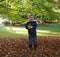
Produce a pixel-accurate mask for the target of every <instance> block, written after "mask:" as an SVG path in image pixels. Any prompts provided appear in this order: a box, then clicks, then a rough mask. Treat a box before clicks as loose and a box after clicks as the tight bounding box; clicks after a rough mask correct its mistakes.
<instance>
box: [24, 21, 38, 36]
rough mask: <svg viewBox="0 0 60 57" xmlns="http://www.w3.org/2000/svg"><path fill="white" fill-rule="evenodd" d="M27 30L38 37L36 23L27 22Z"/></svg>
mask: <svg viewBox="0 0 60 57" xmlns="http://www.w3.org/2000/svg"><path fill="white" fill-rule="evenodd" d="M28 25H31V26H33V28H32V29H28ZM25 28H26V29H27V30H28V33H29V34H35V35H36V28H37V23H36V21H32V22H27V23H26V25H25Z"/></svg>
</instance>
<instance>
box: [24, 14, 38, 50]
mask: <svg viewBox="0 0 60 57" xmlns="http://www.w3.org/2000/svg"><path fill="white" fill-rule="evenodd" d="M25 28H26V29H27V30H28V35H29V48H30V49H31V48H32V41H33V42H34V48H35V50H37V35H36V28H37V23H36V21H34V16H33V15H29V22H27V23H26V25H25Z"/></svg>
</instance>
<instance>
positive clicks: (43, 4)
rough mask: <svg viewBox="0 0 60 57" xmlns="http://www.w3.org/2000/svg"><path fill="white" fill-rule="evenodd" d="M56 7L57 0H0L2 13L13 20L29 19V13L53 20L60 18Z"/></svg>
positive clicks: (0, 13) (0, 12)
mask: <svg viewBox="0 0 60 57" xmlns="http://www.w3.org/2000/svg"><path fill="white" fill-rule="evenodd" d="M56 7H57V2H56V1H55V0H38V1H37V0H0V15H1V16H3V17H7V18H8V19H9V20H12V21H13V22H20V21H22V19H23V20H27V18H28V15H29V14H33V15H35V16H40V18H39V20H43V21H44V20H49V21H52V20H55V19H58V18H59V14H60V13H57V12H55V11H54V10H55V8H56ZM41 17H42V18H41Z"/></svg>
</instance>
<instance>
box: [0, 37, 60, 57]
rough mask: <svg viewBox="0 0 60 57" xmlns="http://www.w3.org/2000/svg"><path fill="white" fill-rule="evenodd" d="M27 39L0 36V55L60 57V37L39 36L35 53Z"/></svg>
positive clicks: (8, 56)
mask: <svg viewBox="0 0 60 57" xmlns="http://www.w3.org/2000/svg"><path fill="white" fill-rule="evenodd" d="M28 42H29V41H28V39H24V38H21V39H15V38H13V39H12V38H11V39H10V38H0V57H60V37H39V38H38V42H37V43H38V49H37V53H36V51H35V50H34V47H32V50H29V48H28Z"/></svg>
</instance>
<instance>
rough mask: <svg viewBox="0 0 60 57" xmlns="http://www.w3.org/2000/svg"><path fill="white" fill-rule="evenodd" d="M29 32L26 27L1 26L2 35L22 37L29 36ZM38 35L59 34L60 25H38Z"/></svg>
mask: <svg viewBox="0 0 60 57" xmlns="http://www.w3.org/2000/svg"><path fill="white" fill-rule="evenodd" d="M27 35H28V33H27V30H26V29H25V28H24V27H4V28H0V37H8V38H21V37H25V38H26V37H27ZM37 35H38V36H59V37H60V25H45V26H38V27H37Z"/></svg>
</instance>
